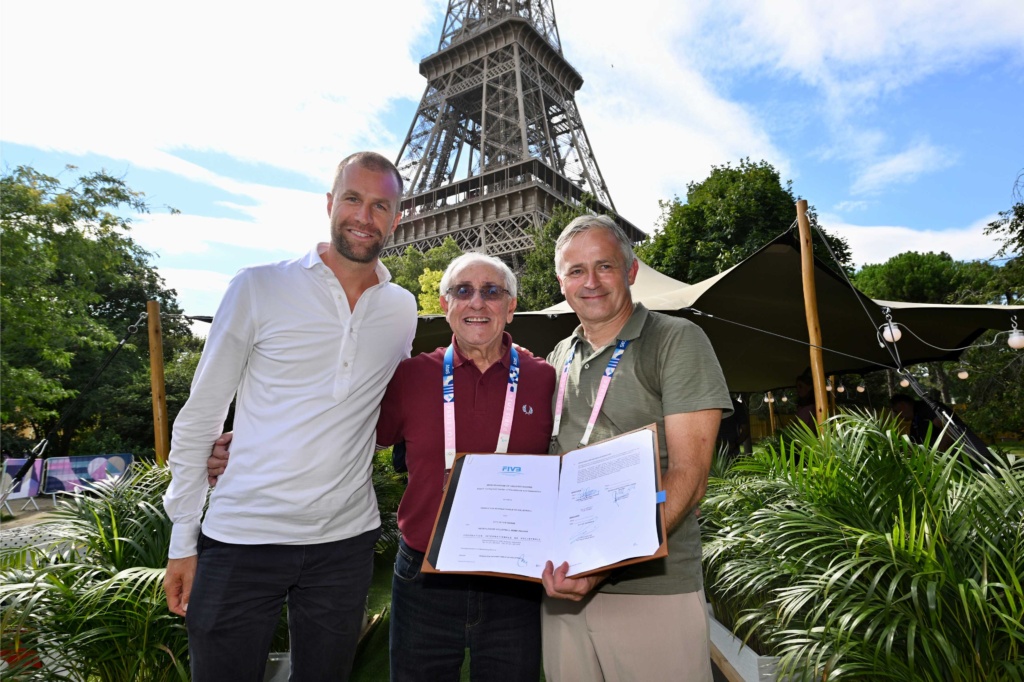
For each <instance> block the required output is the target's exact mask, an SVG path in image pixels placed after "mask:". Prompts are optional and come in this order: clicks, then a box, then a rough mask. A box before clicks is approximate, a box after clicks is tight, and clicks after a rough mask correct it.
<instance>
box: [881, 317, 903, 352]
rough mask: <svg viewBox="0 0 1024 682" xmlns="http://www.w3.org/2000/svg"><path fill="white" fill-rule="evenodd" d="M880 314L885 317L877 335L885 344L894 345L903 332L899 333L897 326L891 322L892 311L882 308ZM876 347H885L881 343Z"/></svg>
mask: <svg viewBox="0 0 1024 682" xmlns="http://www.w3.org/2000/svg"><path fill="white" fill-rule="evenodd" d="M882 314H883V315H885V322H884V323H883V324H882V325H881V326H880V327H879V328H878V333H879V334H881V336H882V338H883V339H885V342H886V343H896V342H897V341H899V340H900V339H901V338H903V332H901V331H900V327H899V325H898V324H896V323H895V322H893V321H892V309H891V308H882ZM878 345H879V346H882V347H883V348H884V347H885V346H884V344H882V343H879V344H878Z"/></svg>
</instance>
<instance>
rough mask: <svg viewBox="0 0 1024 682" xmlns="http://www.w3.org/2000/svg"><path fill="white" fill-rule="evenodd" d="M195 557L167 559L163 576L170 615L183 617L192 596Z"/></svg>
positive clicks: (196, 558) (196, 559) (196, 560)
mask: <svg viewBox="0 0 1024 682" xmlns="http://www.w3.org/2000/svg"><path fill="white" fill-rule="evenodd" d="M198 560H199V558H198V557H197V556H196V555H194V554H193V555H192V556H188V557H185V558H184V559H168V560H167V572H166V573H165V574H164V594H165V595H167V608H169V609H170V610H171V613H176V614H178V615H179V616H184V615H185V610H186V609H187V608H188V598H189V596H190V595H191V594H192V579H193V578H195V576H196V563H197V562H198Z"/></svg>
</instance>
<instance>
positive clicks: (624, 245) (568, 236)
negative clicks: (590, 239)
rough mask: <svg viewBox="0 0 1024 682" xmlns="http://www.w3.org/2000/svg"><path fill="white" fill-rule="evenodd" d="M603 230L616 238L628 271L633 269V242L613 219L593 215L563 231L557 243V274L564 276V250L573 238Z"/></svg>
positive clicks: (581, 218)
mask: <svg viewBox="0 0 1024 682" xmlns="http://www.w3.org/2000/svg"><path fill="white" fill-rule="evenodd" d="M594 229H601V230H608V231H609V232H611V233H612V236H614V237H615V241H617V242H618V243H619V248H620V249H621V250H622V258H623V260H624V261H625V264H626V270H629V269H630V268H631V267H633V263H634V262H635V261H636V254H634V253H633V242H631V241H630V240H629V237H627V236H626V233H625V232H623V230H622V228H621V227H619V225H618V223H616V222H615V221H614V220H613V219H612V218H610V217H609V216H606V215H594V214H592V213H590V214H586V215H581V216H580V217H579V218H576V219H575V220H573V221H572V222H571V223H569V224H568V225H566V226H565V229H564V230H562V234H560V235H558V239H557V240H556V241H555V272H557V273H558V274H562V250H563V249H565V247H567V246H568V245H569V242H570V241H572V239H573V237H575V236H576V235H578V234H580V233H581V232H586V231H588V230H594Z"/></svg>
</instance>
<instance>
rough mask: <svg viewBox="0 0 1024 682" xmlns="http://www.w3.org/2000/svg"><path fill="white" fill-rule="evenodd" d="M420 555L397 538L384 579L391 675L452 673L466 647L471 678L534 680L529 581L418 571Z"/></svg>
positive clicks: (397, 678) (535, 589) (534, 624)
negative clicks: (390, 571)
mask: <svg viewBox="0 0 1024 682" xmlns="http://www.w3.org/2000/svg"><path fill="white" fill-rule="evenodd" d="M422 564H423V554H421V553H420V552H417V551H416V550H414V549H411V548H410V547H409V546H408V545H406V544H405V541H404V540H403V541H402V542H400V543H399V547H398V555H397V556H396V557H395V576H394V578H393V579H392V582H391V679H392V680H393V682H406V681H407V680H430V681H431V682H434V681H443V680H458V679H459V674H460V669H461V667H462V661H463V658H464V657H465V650H466V649H467V648H468V649H469V656H470V664H469V670H470V675H471V677H470V679H472V680H474V682H477V681H479V682H493V681H498V682H501V681H504V680H509V681H516V682H518V681H519V680H522V681H523V682H527V681H528V682H537V680H538V679H539V677H540V595H541V587H540V585H537V584H536V583H531V582H525V581H522V580H513V579H509V578H489V577H483V576H467V575H437V574H424V573H421V572H420V566H421V565H422Z"/></svg>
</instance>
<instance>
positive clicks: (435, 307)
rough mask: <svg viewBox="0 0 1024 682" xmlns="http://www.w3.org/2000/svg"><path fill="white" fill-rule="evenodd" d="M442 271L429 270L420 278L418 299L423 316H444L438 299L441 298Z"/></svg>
mask: <svg viewBox="0 0 1024 682" xmlns="http://www.w3.org/2000/svg"><path fill="white" fill-rule="evenodd" d="M443 274H444V273H443V272H441V271H440V270H431V269H430V268H427V269H426V270H424V271H423V274H422V275H420V277H419V285H420V294H419V296H418V297H417V298H418V300H419V303H420V314H421V315H443V314H444V311H443V310H441V304H440V302H439V301H438V299H439V298H440V297H441V294H440V292H441V275H443Z"/></svg>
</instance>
